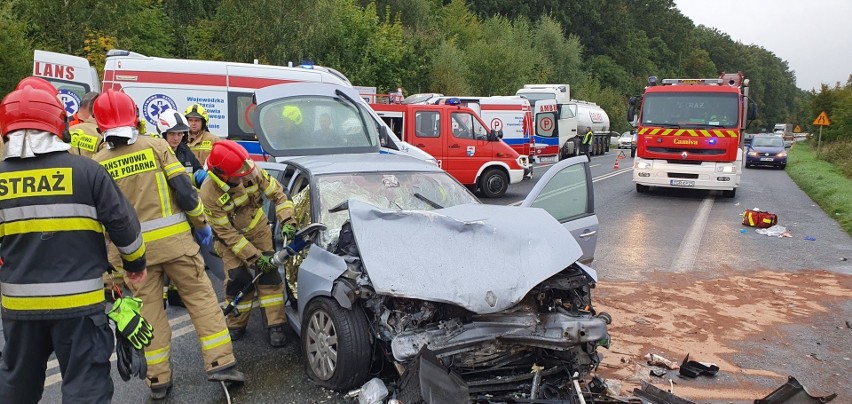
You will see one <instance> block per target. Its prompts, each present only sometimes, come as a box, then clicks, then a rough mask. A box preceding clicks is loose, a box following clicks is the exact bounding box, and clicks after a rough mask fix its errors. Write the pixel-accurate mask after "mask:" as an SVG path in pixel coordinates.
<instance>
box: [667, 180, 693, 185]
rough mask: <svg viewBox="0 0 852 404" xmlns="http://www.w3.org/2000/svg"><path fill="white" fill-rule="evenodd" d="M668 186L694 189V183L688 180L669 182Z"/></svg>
mask: <svg viewBox="0 0 852 404" xmlns="http://www.w3.org/2000/svg"><path fill="white" fill-rule="evenodd" d="M669 184H671V186H673V187H694V186H695V181H689V180H669Z"/></svg>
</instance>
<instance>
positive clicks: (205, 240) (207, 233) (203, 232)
mask: <svg viewBox="0 0 852 404" xmlns="http://www.w3.org/2000/svg"><path fill="white" fill-rule="evenodd" d="M195 241H196V242H198V244H201V245H203V246H210V243H211V242H213V230H212V229H211V228H210V226H204V227H201V228H198V229H195Z"/></svg>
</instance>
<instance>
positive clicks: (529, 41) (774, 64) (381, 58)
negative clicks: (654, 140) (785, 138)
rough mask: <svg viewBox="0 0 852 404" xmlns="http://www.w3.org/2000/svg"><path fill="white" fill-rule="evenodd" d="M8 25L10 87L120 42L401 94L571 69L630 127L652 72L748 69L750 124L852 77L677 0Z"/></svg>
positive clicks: (247, 9)
mask: <svg viewBox="0 0 852 404" xmlns="http://www.w3.org/2000/svg"><path fill="white" fill-rule="evenodd" d="M0 26H3V27H4V29H3V30H0V90H2V91H3V94H5V93H7V92H8V91H10V90H11V89H12V88H13V87H14V85H15V83H16V82H17V81H18V80H19V79H20V78H21V77H24V76H26V75H28V74H30V73H31V71H32V54H33V49H42V50H49V51H55V52H63V53H69V54H74V55H78V56H83V57H86V58H87V59H88V60H89V61H90V62H91V63H92V65H93V66H95V67H97V68H99V69H100V68H102V67H103V64H104V59H105V57H106V52H107V51H108V50H109V49H112V48H118V49H127V50H131V51H134V52H138V53H141V54H144V55H147V56H159V57H174V58H188V59H206V60H228V61H236V62H248V63H251V62H253V61H254V60H255V59H257V60H258V61H259V62H260V63H266V64H275V65H286V64H287V63H288V62H294V63H296V64H298V63H300V62H302V61H311V62H313V63H316V64H319V65H324V66H329V67H333V68H335V69H337V70H339V71H341V72H343V73H344V74H346V76H347V77H349V79H350V80H351V81H352V83H354V84H356V85H363V86H375V87H377V88H378V90H379V91H380V92H386V91H390V90H395V89H396V88H398V87H401V88H403V89H404V91H405V94H406V95H408V94H412V93H417V92H439V93H444V94H448V95H477V96H488V95H513V94H514V93H515V91H516V90H517V89H518V88H520V87H522V86H523V85H524V84H527V83H568V84H570V85H571V90H572V94H571V95H572V97H573V98H577V99H583V100H587V101H592V102H596V103H598V104H599V105H601V106H602V107H603V108H604V109H605V110H606V111H607V113H608V114H609V116H610V120H611V122H612V127H613V129H614V130H617V131H623V130H626V129H627V128H628V124H627V122H626V117H625V116H626V100H627V98H628V97H629V96H631V95H635V94H640V93H641V92H642V90H643V88H644V86H645V85H646V84H647V78H648V76H652V75H654V76H657V77H659V78H712V77H718V75H719V73H720V72H722V71H725V72H736V71H742V72H743V73H744V74H745V76H746V77H747V78H749V79H750V82H751V90H750V91H751V93H750V97H751V98H752V99H753V100H754V101H755V102H756V103H757V106H758V119H757V120H756V121H755V122H753V123H752V126H751V127H750V128H749V130H750V131H753V132H757V131H760V130H761V129H763V128H770V129H771V128H772V126H773V124H774V123H775V122H792V123H801V124H809V123H810V121H812V120H813V118H808V117H810V116H811V115H813V112H814V111H813V110H814V109H815V108H817V105H816V104H815V103H819V102H825V103H829V101H825V100H826V99H828V98H831V99H832V100H833V99H835V98H838V97H839V98H842V97H840V96H837V97H835V96H831V95H829V94H828V93H831V92H833V91H837V92H838V93H843V91H847V92H848V91H852V90H844V88H848V87H849V83H846V85H845V87H840V86H838V87H837V88H829V87H827V86H823V88H821V89H820V90H819V92H817V91H815V90H812V91H802V90H800V89H798V88H797V87H796V85H795V74H794V73H793V72H792V71H791V70H790V68H789V66H788V64H787V62H786V61H784V60H782V59H780V58H778V57H777V56H776V55H774V54H773V53H772V52H770V51H768V50H766V49H764V48H762V47H760V46H756V45H745V44H743V43H740V42H736V41H734V40H732V39H731V38H730V36H728V35H727V34H725V33H723V32H720V31H718V30H716V29H712V28H708V27H705V26H697V27H696V26H695V24H694V23H693V22H692V21H691V20H690V19H689V18H688V17H686V16H684V15H683V14H682V13H681V12H680V11H679V10H678V9H677V7H676V5H675V3H674V1H672V0H643V1H632V0H607V1H598V0H572V1H564V0H537V1H527V2H519V1H515V0H288V1H286V2H281V1H275V0H253V1H237V0H204V1H202V0H123V1H121V2H113V1H106V0H64V1H56V0H6V1H4V2H3V4H2V5H0ZM846 98H849V97H848V96H847V97H846ZM821 100H822V101H821ZM832 102H834V101H832ZM846 110H847V111H848V110H849V109H848V108H847V109H846ZM813 116H814V117H815V116H816V115H813ZM802 126H803V129H806V128H807V127H806V126H805V125H802Z"/></svg>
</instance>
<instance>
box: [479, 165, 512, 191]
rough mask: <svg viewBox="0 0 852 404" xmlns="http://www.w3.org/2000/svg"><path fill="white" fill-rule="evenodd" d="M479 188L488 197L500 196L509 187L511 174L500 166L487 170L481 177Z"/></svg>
mask: <svg viewBox="0 0 852 404" xmlns="http://www.w3.org/2000/svg"><path fill="white" fill-rule="evenodd" d="M479 189H480V191H482V195H483V196H485V197H486V198H499V197H501V196H503V195H505V194H506V190H508V189H509V176H508V175H507V174H506V173H505V172H504V171H503V170H501V169H499V168H490V169H488V170H485V173H483V174H482V178H480V179H479Z"/></svg>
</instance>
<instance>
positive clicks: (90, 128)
mask: <svg viewBox="0 0 852 404" xmlns="http://www.w3.org/2000/svg"><path fill="white" fill-rule="evenodd" d="M68 132H69V133H71V148H70V149H68V152H69V153H71V154H77V155H80V156H84V157H89V158H92V156H94V155H95V153H97V151H98V149H99V148H100V146H101V141H102V140H103V138H104V137H103V136H102V135H101V134H100V133H98V124H97V123H96V122H95V119H94V118H89V119H84V120H83V122H81V123H78V124H76V125H74V126H72V127H70V128H68Z"/></svg>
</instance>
